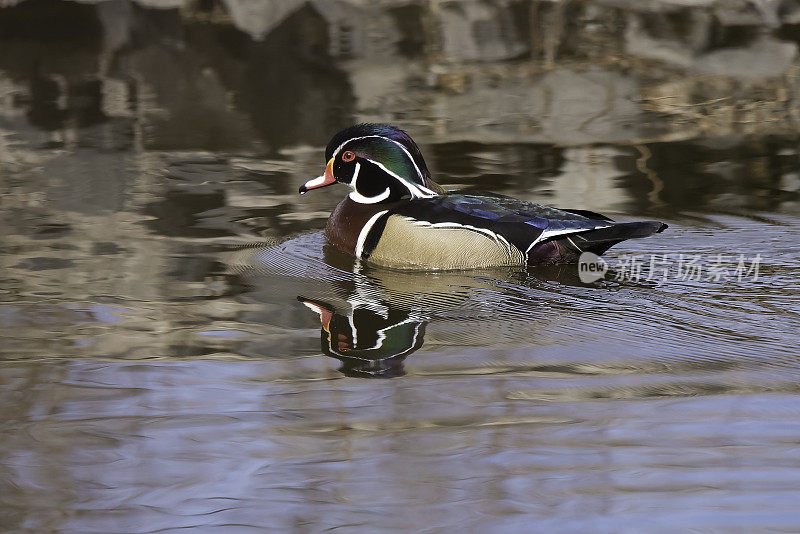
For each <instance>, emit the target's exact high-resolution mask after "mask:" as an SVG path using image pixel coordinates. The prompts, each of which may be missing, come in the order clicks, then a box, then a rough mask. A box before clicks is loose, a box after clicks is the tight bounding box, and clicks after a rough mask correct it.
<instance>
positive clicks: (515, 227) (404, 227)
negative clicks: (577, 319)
mask: <svg viewBox="0 0 800 534" xmlns="http://www.w3.org/2000/svg"><path fill="white" fill-rule="evenodd" d="M325 160H326V161H327V164H326V166H325V172H324V173H323V174H322V175H321V176H319V177H317V178H314V179H313V180H309V181H308V182H306V183H305V184H304V185H302V186H301V187H300V194H303V193H306V192H307V191H310V190H312V189H319V188H321V187H325V186H328V185H332V184H335V183H341V184H347V185H349V186H350V188H351V189H352V191H351V192H350V194H349V195H348V196H347V197H345V199H344V200H342V201H341V202H340V203H339V205H338V206H336V208H335V209H334V210H333V213H332V214H331V216H330V218H329V219H328V223H327V226H326V229H325V234H326V236H327V238H328V240H329V241H330V242H331V243H333V244H334V245H335V246H336V247H338V248H339V249H341V250H343V251H345V252H347V253H349V254H352V255H354V256H355V257H356V258H359V259H360V260H364V261H367V262H369V263H373V264H377V265H382V266H388V267H394V268H402V269H470V268H480V267H494V266H503V265H505V266H512V265H551V264H556V263H569V262H575V261H577V259H578V257H579V256H580V254H581V253H583V252H592V253H594V254H597V255H600V254H602V253H603V252H605V251H606V250H608V249H609V248H611V247H612V246H614V245H616V244H617V243H619V242H621V241H624V240H626V239H630V238H638V237H647V236H650V235H652V234H655V233H658V232H661V231H663V230H664V229H665V228H667V225H666V224H664V223H662V222H658V221H637V222H614V221H613V220H611V219H610V218H608V217H606V216H604V215H600V214H598V213H594V212H591V211H585V210H575V209H556V208H551V207H548V206H541V205H539V204H534V203H531V202H526V201H523V200H518V199H515V198H512V197H508V196H504V195H498V194H495V193H487V192H473V191H470V192H461V191H445V190H444V189H443V188H442V187H441V186H440V185H439V184H437V183H436V182H434V181H433V180H432V179H431V174H430V171H428V167H427V165H425V160H424V159H423V158H422V153H421V152H420V150H419V147H417V145H416V143H415V142H414V141H413V140H412V139H411V137H410V136H409V135H408V134H407V133H406V132H404V131H403V130H401V129H399V128H397V127H395V126H392V125H389V124H358V125H355V126H351V127H349V128H346V129H344V130H342V131H341V132H339V133H337V134H336V135H334V136H333V139H331V141H330V143H328V146H327V148H326V149H325Z"/></svg>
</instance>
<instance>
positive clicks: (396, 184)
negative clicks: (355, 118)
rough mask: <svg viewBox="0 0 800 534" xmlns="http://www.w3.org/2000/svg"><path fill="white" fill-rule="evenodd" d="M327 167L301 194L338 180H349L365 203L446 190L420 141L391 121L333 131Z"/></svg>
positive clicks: (352, 195) (355, 198)
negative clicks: (434, 175) (433, 173)
mask: <svg viewBox="0 0 800 534" xmlns="http://www.w3.org/2000/svg"><path fill="white" fill-rule="evenodd" d="M325 160H326V161H327V164H326V165H325V172H324V173H323V174H322V175H321V176H319V177H317V178H314V179H313V180H309V181H308V182H306V183H305V184H303V185H302V186H301V187H300V194H303V193H305V192H307V191H310V190H312V189H319V188H320V187H325V186H328V185H332V184H335V183H341V184H347V185H349V186H350V188H351V189H352V191H351V192H350V195H349V196H350V199H351V200H353V201H355V202H358V203H360V204H378V203H389V202H395V201H397V200H400V199H401V198H404V197H406V198H407V197H410V198H425V197H432V196H436V195H439V194H442V193H444V190H443V189H442V187H441V186H440V185H439V184H437V183H436V182H434V181H433V180H431V176H430V171H428V167H427V165H425V160H424V159H423V158H422V153H421V152H420V150H419V147H418V146H417V144H416V143H415V142H414V141H413V140H412V139H411V137H410V136H409V135H408V134H407V133H406V132H404V131H403V130H401V129H399V128H397V127H395V126H391V125H389V124H358V125H356V126H351V127H349V128H345V129H344V130H342V131H341V132H339V133H337V134H336V135H334V136H333V139H331V141H330V143H328V146H327V148H326V149H325Z"/></svg>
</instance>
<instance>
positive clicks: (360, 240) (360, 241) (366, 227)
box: [351, 189, 389, 259]
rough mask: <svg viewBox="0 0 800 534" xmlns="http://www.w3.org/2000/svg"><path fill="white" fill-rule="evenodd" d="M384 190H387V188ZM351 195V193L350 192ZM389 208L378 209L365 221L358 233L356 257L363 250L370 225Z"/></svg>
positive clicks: (359, 257) (359, 255) (358, 256)
mask: <svg viewBox="0 0 800 534" xmlns="http://www.w3.org/2000/svg"><path fill="white" fill-rule="evenodd" d="M386 191H389V190H388V189H387V190H386ZM351 195H352V193H351ZM387 211H389V210H383V211H379V212H378V213H376V214H375V215H373V216H372V217H370V219H369V220H368V221H367V224H365V225H364V227H363V228H362V229H361V233H359V234H358V241H356V258H358V259H361V254H362V253H363V252H364V241H366V240H367V235H368V234H369V231H370V230H371V229H372V226H373V225H374V224H375V222H376V221H377V220H378V219H379V218H380V216H381V215H384V214H385V213H386V212H387Z"/></svg>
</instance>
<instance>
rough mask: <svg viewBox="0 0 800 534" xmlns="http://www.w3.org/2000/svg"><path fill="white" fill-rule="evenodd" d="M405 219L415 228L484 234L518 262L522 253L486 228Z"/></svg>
mask: <svg viewBox="0 0 800 534" xmlns="http://www.w3.org/2000/svg"><path fill="white" fill-rule="evenodd" d="M406 219H407V220H409V221H411V223H412V224H414V225H416V226H427V227H430V228H464V229H465V230H472V231H473V232H478V233H480V234H484V235H487V236H489V237H491V238H492V239H493V240H494V241H495V242H496V243H497V244H498V245H500V246H502V247H503V248H505V249H506V252H508V254H509V256H512V257H517V259H518V260H519V256H522V252H521V251H520V250H519V249H518V248H517V247H515V246H514V245H512V244H511V243H509V242H508V240H506V238H505V237H503V236H501V235H500V234H496V233H495V232H492V231H491V230H489V229H488V228H480V227H477V226H470V225H468V224H460V223H456V222H440V223H432V222H429V221H421V220H417V219H413V218H411V217H406Z"/></svg>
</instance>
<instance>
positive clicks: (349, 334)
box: [298, 297, 426, 378]
mask: <svg viewBox="0 0 800 534" xmlns="http://www.w3.org/2000/svg"><path fill="white" fill-rule="evenodd" d="M298 300H300V301H301V302H302V303H303V304H305V305H306V306H307V307H308V308H309V309H311V310H312V311H314V312H316V313H318V314H319V316H320V321H321V322H322V330H321V331H320V333H321V343H322V351H323V353H325V354H326V355H327V356H331V357H332V358H336V359H337V360H340V361H341V362H342V367H341V368H340V371H342V373H344V374H345V375H347V376H355V377H369V378H377V377H380V378H391V377H395V376H402V375H403V374H405V372H404V370H403V360H405V358H406V356H408V355H409V354H411V353H412V352H414V351H416V350H418V349H419V348H420V347H422V344H423V341H424V336H425V324H426V322H425V321H423V320H421V319H419V318H413V317H412V315H411V314H410V313H409V312H406V311H403V310H400V309H397V308H391V307H388V306H387V305H386V304H385V303H382V302H379V301H372V302H359V301H357V300H353V301H348V304H349V305H350V308H349V310H348V311H341V310H337V309H335V308H334V307H333V306H331V305H330V304H327V303H324V302H318V301H313V300H311V299H308V298H305V297H298Z"/></svg>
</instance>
